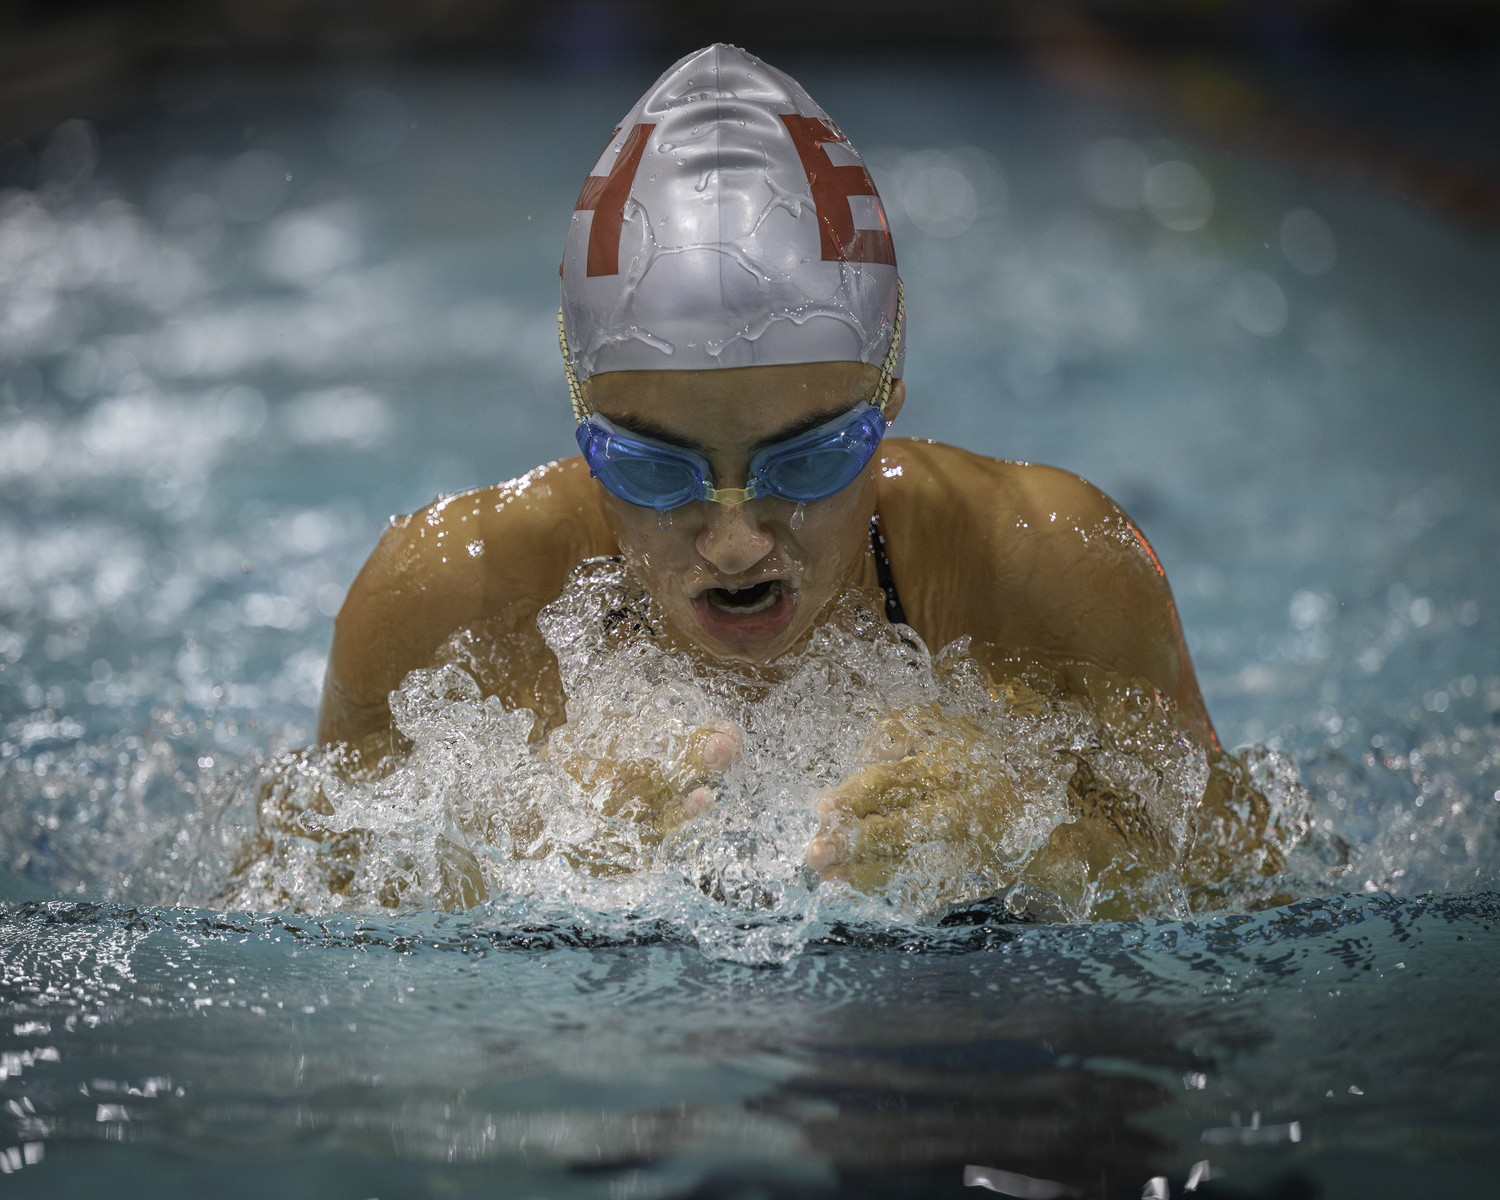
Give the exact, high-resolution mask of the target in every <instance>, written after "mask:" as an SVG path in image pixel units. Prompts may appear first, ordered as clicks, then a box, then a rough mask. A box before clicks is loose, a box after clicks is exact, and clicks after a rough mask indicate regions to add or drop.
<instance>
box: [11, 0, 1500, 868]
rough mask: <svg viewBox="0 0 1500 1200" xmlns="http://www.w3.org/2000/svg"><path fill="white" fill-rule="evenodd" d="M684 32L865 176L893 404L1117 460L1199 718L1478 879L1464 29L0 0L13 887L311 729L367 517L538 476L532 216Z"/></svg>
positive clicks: (1336, 16)
mask: <svg viewBox="0 0 1500 1200" xmlns="http://www.w3.org/2000/svg"><path fill="white" fill-rule="evenodd" d="M715 40H725V41H733V42H736V43H738V44H741V45H744V46H746V47H747V48H748V49H750V50H751V51H752V52H754V53H757V54H760V55H761V56H762V57H764V58H766V59H767V60H768V61H769V62H771V63H773V64H774V65H777V66H779V67H781V68H783V69H785V70H787V71H789V72H790V73H791V74H793V75H794V76H795V77H797V78H798V79H799V80H800V81H801V82H802V83H803V84H804V86H806V87H807V88H808V90H809V91H810V92H811V94H812V95H814V96H815V97H816V98H817V99H818V100H819V102H820V103H821V104H822V105H823V106H824V107H825V108H826V109H827V110H828V111H829V112H830V113H831V114H832V115H833V116H834V117H835V119H836V120H837V121H838V122H839V123H840V125H841V126H842V128H843V129H844V130H845V132H846V133H848V135H849V136H850V138H851V140H852V141H853V142H854V144H855V145H856V146H858V147H859V148H860V149H861V151H862V152H863V153H864V154H865V157H866V159H867V161H868V162H869V164H870V167H871V171H872V174H873V176H874V178H875V181H876V183H877V185H878V187H879V189H880V192H881V194H882V196H883V198H884V200H885V204H886V207H887V210H888V211H889V213H890V215H891V219H892V223H893V230H894V233H895V237H896V246H897V253H898V257H899V259H900V262H901V268H902V274H903V277H904V278H905V280H906V285H907V294H908V301H909V307H910V312H911V317H910V320H911V351H910V355H909V359H908V367H907V380H908V384H909V387H910V389H911V396H912V403H909V404H908V406H907V409H906V412H905V414H904V415H903V418H902V427H901V428H898V429H897V431H896V432H897V433H898V434H900V433H904V434H911V435H920V436H929V437H934V438H938V439H941V440H944V441H949V442H954V443H957V444H960V445H963V446H966V447H968V448H970V449H973V450H975V451H978V452H981V453H985V454H992V455H997V456H1000V457H1007V458H1026V459H1033V460H1037V461H1044V462H1049V463H1053V464H1056V465H1059V466H1064V467H1067V468H1069V469H1071V470H1074V471H1076V472H1078V473H1080V474H1082V475H1085V476H1087V477H1088V478H1090V479H1092V480H1094V481H1095V482H1096V483H1098V484H1099V485H1100V486H1102V487H1103V488H1105V490H1106V491H1108V492H1110V494H1111V495H1113V496H1115V497H1116V498H1117V499H1118V500H1119V501H1120V502H1121V503H1122V505H1123V506H1124V507H1125V508H1126V510H1127V511H1128V512H1129V513H1130V514H1131V515H1132V516H1133V517H1134V518H1135V519H1136V520H1137V521H1138V522H1139V523H1140V524H1141V525H1142V527H1143V528H1144V529H1145V531H1146V533H1147V534H1148V535H1149V536H1150V538H1151V539H1152V541H1153V544H1154V545H1155V547H1156V549H1157V551H1158V553H1159V554H1160V556H1161V558H1162V561H1163V563H1164V564H1165V566H1166V568H1167V571H1168V574H1169V577H1170V579H1171V581H1172V583H1173V586H1174V591H1175V593H1176V596H1177V600H1178V603H1179V606H1180V608H1181V610H1182V615H1183V619H1184V625H1185V628H1186V630H1187V635H1188V640H1189V644H1190V646H1191V648H1192V650H1193V653H1194V658H1195V662H1196V664H1197V667H1198V671H1199V675H1200V679H1201V681H1202V682H1203V685H1204V688H1205V693H1206V695H1207V697H1208V700H1209V705H1210V710H1211V712H1212V713H1213V715H1214V718H1215V720H1216V722H1217V723H1218V726H1219V729H1220V732H1221V734H1222V735H1223V737H1224V740H1225V741H1226V743H1227V744H1229V745H1231V746H1233V745H1237V744H1242V743H1245V742H1260V741H1264V742H1267V743H1269V744H1271V745H1273V746H1280V747H1282V748H1284V749H1287V750H1290V751H1293V752H1295V753H1297V754H1299V755H1300V756H1301V762H1302V766H1303V771H1304V775H1305V777H1306V778H1308V779H1309V782H1311V783H1313V784H1314V785H1315V789H1316V791H1317V793H1318V795H1319V797H1320V803H1324V804H1326V805H1328V806H1330V807H1328V809H1327V814H1328V815H1327V819H1328V820H1330V821H1331V820H1333V819H1335V818H1337V819H1338V820H1339V821H1341V822H1356V823H1357V821H1356V818H1358V820H1366V819H1367V824H1368V825H1369V828H1370V829H1371V830H1381V829H1384V828H1386V827H1387V826H1388V825H1389V822H1388V821H1387V820H1386V819H1385V818H1384V817H1382V816H1381V815H1380V812H1381V811H1383V810H1381V809H1380V805H1381V804H1386V803H1390V804H1397V805H1399V803H1400V802H1401V798H1402V797H1404V796H1407V795H1409V794H1410V793H1411V791H1412V790H1413V788H1416V789H1419V790H1421V789H1428V790H1430V789H1431V788H1434V787H1437V788H1446V789H1448V790H1449V791H1451V792H1452V793H1453V795H1454V797H1455V799H1454V800H1453V802H1452V804H1450V805H1449V806H1448V807H1445V808H1443V809H1442V810H1441V813H1440V814H1439V816H1437V817H1434V818H1433V819H1434V820H1435V821H1436V822H1438V825H1439V826H1441V827H1435V830H1434V834H1433V838H1432V840H1430V841H1424V842H1423V843H1422V845H1423V850H1422V853H1423V854H1425V855H1427V858H1428V859H1430V863H1429V866H1428V867H1423V868H1422V870H1427V871H1428V874H1427V875H1426V876H1423V878H1428V879H1438V878H1443V879H1448V878H1449V875H1443V874H1442V872H1443V871H1449V872H1450V875H1451V872H1452V870H1458V866H1456V865H1455V864H1459V865H1463V869H1464V870H1468V869H1470V868H1471V867H1472V866H1473V864H1474V862H1476V861H1478V859H1477V858H1476V857H1475V856H1476V855H1479V856H1480V857H1482V851H1481V848H1479V842H1478V841H1477V840H1476V837H1477V833H1478V832H1479V831H1481V830H1482V829H1488V828H1489V825H1490V824H1493V821H1492V820H1491V818H1490V816H1489V815H1488V814H1489V811H1490V810H1489V809H1488V808H1484V807H1483V805H1484V804H1489V803H1490V802H1491V801H1490V793H1491V791H1495V789H1497V788H1500V779H1497V778H1496V777H1495V776H1496V774H1497V772H1500V754H1497V753H1494V747H1495V744H1496V735H1495V713H1496V712H1497V711H1500V649H1497V648H1500V621H1497V612H1496V602H1495V597H1496V595H1497V592H1500V485H1497V483H1496V472H1495V470H1494V458H1495V452H1496V449H1497V448H1500V406H1497V404H1496V395H1497V391H1500V349H1497V347H1500V338H1496V337H1495V334H1494V331H1495V329H1496V328H1500V286H1497V282H1496V280H1497V277H1500V4H1497V3H1493V2H1485V0H1378V2H1370V3H1356V2H1354V0H1300V2H1296V0H1281V2H1267V0H1141V2H1132V3H1126V2H1123V0H1079V2H1078V3H1070V4H1051V3H1020V2H1017V3H1004V2H995V0H989V2H986V3H979V2H973V3H969V2H961V0H949V2H944V0H931V2H929V3H925V4H922V5H915V4H911V3H896V2H894V0H865V2H863V3H858V4H856V3H853V2H842V0H839V2H835V0H799V2H796V3H792V2H790V0H766V2H764V3H758V4H753V5H748V4H747V5H738V6H728V5H704V4H689V3H684V2H675V0H654V2H652V0H637V2H622V3H606V2H603V0H578V2H573V3H553V4H521V3H506V2H503V0H383V2H382V0H367V2H361V3H355V2H352V0H224V2H220V3H209V2H204V0H197V2H192V3H189V2H186V0H183V2H178V3H174V2H162V3H154V4H151V3H139V4H126V3H107V2H99V3H87V2H83V0H73V2H63V0H52V2H50V3H45V4H44V3H39V2H37V3H22V2H14V0H12V2H9V3H3V2H0V795H3V796H4V798H5V799H6V801H7V803H6V804H5V805H0V839H3V848H4V854H5V857H6V858H7V860H8V861H9V862H10V864H11V869H12V872H13V880H14V881H22V880H32V881H33V883H34V884H35V886H36V887H39V888H43V890H46V889H49V888H53V887H60V886H65V887H67V888H69V889H78V890H93V891H97V890H100V889H103V890H105V891H108V890H110V889H111V888H113V887H114V886H115V885H114V883H112V882H111V880H112V879H113V876H112V874H111V872H112V871H114V870H115V867H114V866H111V864H112V863H113V864H116V865H117V864H119V863H123V862H127V861H129V859H130V855H131V854H132V853H134V852H135V850H137V849H138V848H139V847H140V846H141V845H142V844H143V842H144V841H148V840H149V839H150V838H152V837H155V836H156V835H157V833H158V832H159V831H160V830H162V829H169V828H171V827H172V822H173V821H174V820H176V819H177V818H176V817H175V816H174V813H177V812H179V811H180V810H181V808H182V807H183V806H189V807H190V806H191V805H192V804H193V803H194V802H195V800H194V797H195V795H196V793H197V791H198V789H199V788H200V787H201V786H202V785H203V783H204V781H205V780H207V779H210V778H213V777H215V776H217V775H220V774H223V773H224V772H226V771H228V770H232V769H234V768H235V767H237V766H238V765H240V764H242V763H245V762H247V761H253V760H255V759H257V758H258V757H260V756H263V755H264V754H266V753H268V752H273V751H276V750H278V749H281V748H284V747H286V746H288V745H298V744H302V743H305V742H306V741H307V740H308V739H309V738H310V737H311V736H312V731H313V728H314V721H315V713H316V705H317V700H318V694H319V688H320V686H321V679H322V672H323V665H324V656H325V654H326V651H327V646H328V639H329V636H330V633H331V628H332V619H333V616H334V614H336V613H337V611H338V608H339V605H340V604H341V602H342V599H343V595H344V592H345V589H346V588H347V586H348V584H349V581H350V580H351V579H352V578H353V575H354V573H355V571H356V570H357V569H358V567H359V564H360V563H361V562H362V561H363V559H364V557H365V556H366V555H367V554H368V552H369V550H370V548H371V547H372V546H373V544H374V542H375V540H376V538H377V537H378V536H379V533H380V530H381V528H382V527H383V525H384V522H385V520H386V518H387V517H388V515H389V514H392V513H399V512H409V511H412V510H413V509H415V508H418V507H420V506H421V505H423V504H425V503H427V502H429V501H430V500H432V499H433V497H434V496H435V495H437V494H439V493H448V492H453V491H457V490H460V489H463V488H469V487H476V486H480V485H483V484H487V483H491V482H494V481H496V480H500V479H504V478H508V477H511V476H514V475H516V474H519V473H520V472H522V471H524V470H527V469H528V468H530V467H531V466H533V465H535V464H537V463H539V462H542V461H545V460H547V459H551V458H554V457H560V456H563V455H567V454H570V453H572V452H573V444H572V439H571V436H570V428H569V421H568V409H567V402H566V392H565V388H564V385H563V381H562V375H561V370H560V367H559V362H558V357H557V346H556V337H555V311H556V303H557V275H556V270H557V262H558V258H559V255H560V251H561V245H562V238H563V232H564V230H565V228H566V224H567V221H568V219H569V213H570V211H571V208H572V203H573V198H574V197H575V196H576V194H577V190H578V187H579V185H580V182H581V180H582V178H583V176H584V174H585V173H586V172H587V171H588V169H589V168H590V166H591V165H592V164H593V162H594V160H595V158H596V157H597V154H598V151H599V148H600V147H601V146H602V145H603V144H604V143H605V141H606V139H607V137H608V135H609V133H610V130H611V129H613V127H614V123H615V122H616V121H617V120H618V119H619V117H620V116H621V115H622V114H623V113H624V112H626V111H627V109H628V108H629V106H630V105H631V104H632V103H633V102H634V100H635V99H636V97H637V96H638V95H639V94H640V93H641V92H642V91H643V90H644V89H645V88H646V87H647V86H648V85H649V84H650V83H651V82H652V80H653V79H655V78H656V76H657V75H658V74H659V73H660V72H661V71H662V70H663V69H665V68H666V67H667V66H668V65H669V64H670V63H671V62H672V61H673V60H674V59H676V58H677V57H678V56H680V55H681V54H683V53H685V52H687V51H689V50H692V49H694V48H696V47H698V46H701V45H703V44H706V43H708V42H711V41H715ZM897 570H898V575H899V564H898V565H897ZM1413 749H1416V750H1417V754H1416V756H1415V757H1412V756H1411V754H1410V753H1409V752H1410V751H1411V750H1413ZM1495 794H1496V795H1497V796H1500V791H1496V792H1495ZM1418 803H1419V804H1420V803H1421V801H1418ZM1454 805H1457V806H1458V807H1454ZM1464 805H1468V806H1469V807H1468V810H1467V815H1465V814H1464V812H1463V811H1461V810H1462V808H1463V806H1464ZM1496 807H1497V808H1500V806H1496ZM1360 814H1363V815H1362V816H1361V815H1360ZM1444 822H1446V824H1443V823H1444ZM1487 822H1488V824H1487ZM1350 831H1351V835H1352V833H1353V832H1354V831H1353V830H1352V827H1351V830H1350ZM1372 836H1373V835H1372ZM1402 836H1403V837H1404V836H1405V835H1404V834H1403V835H1402ZM1445 839H1446V840H1445ZM133 847H134V848H135V849H132V848H133ZM1444 847H1447V848H1444ZM1402 861H1405V860H1402ZM1445 864H1446V865H1445ZM1408 865H1410V864H1408ZM1429 868H1430V869H1429ZM1391 869H1392V870H1397V869H1399V870H1401V871H1405V870H1406V869H1407V867H1399V868H1397V867H1392V868H1391ZM1411 870H1412V871H1413V872H1417V871H1418V867H1417V866H1411ZM1414 877H1415V876H1414ZM1453 878H1457V877H1456V876H1455V877H1453ZM1386 882H1387V883H1389V882H1390V881H1389V880H1387V881H1386ZM7 886H8V887H12V888H21V889H22V890H25V888H26V887H30V886H32V884H23V883H22V882H13V883H12V884H8V885H7Z"/></svg>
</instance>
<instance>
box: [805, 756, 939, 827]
mask: <svg viewBox="0 0 1500 1200" xmlns="http://www.w3.org/2000/svg"><path fill="white" fill-rule="evenodd" d="M929 783H930V781H929V780H927V779H926V777H925V775H924V774H923V771H922V764H921V763H919V762H918V761H917V760H915V759H909V758H907V759H902V760H901V761H900V762H894V763H872V764H870V765H869V766H867V767H861V768H860V769H859V770H857V771H855V772H854V774H852V775H850V776H849V777H848V778H846V779H844V780H843V781H841V782H840V783H838V784H836V785H834V786H833V787H831V788H829V789H828V790H827V791H826V792H824V793H823V795H822V796H821V797H820V798H819V799H818V801H817V804H816V805H815V807H816V809H817V811H818V813H819V815H822V816H825V817H826V816H831V815H833V814H835V813H842V814H845V815H847V816H849V817H854V818H856V819H857V818H863V817H867V816H870V815H871V814H872V813H878V812H890V811H892V810H894V809H902V808H906V807H908V806H909V805H910V804H912V802H913V801H915V800H918V799H920V798H921V797H922V796H923V795H924V794H925V793H926V791H927V788H928V785H929Z"/></svg>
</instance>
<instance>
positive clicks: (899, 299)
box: [557, 275, 906, 503]
mask: <svg viewBox="0 0 1500 1200" xmlns="http://www.w3.org/2000/svg"><path fill="white" fill-rule="evenodd" d="M905 323H906V289H905V287H904V286H903V285H902V283H901V276H899V275H898V276H896V322H895V324H894V325H893V326H892V327H891V344H890V347H889V348H888V349H887V350H886V352H885V362H883V363H881V365H880V387H879V389H878V390H877V391H876V393H875V408H876V410H877V411H878V412H879V413H880V415H881V416H885V406H886V405H887V404H889V403H890V402H891V388H892V387H893V386H894V385H895V381H896V374H895V373H896V356H897V355H898V354H899V353H900V352H901V327H902V326H903V325H904V324H905ZM557 344H558V345H559V346H560V347H561V348H562V360H563V373H564V374H566V375H567V377H568V399H569V400H570V401H572V404H573V421H574V423H575V424H578V425H582V424H583V423H584V421H585V420H587V419H588V415H589V410H588V408H587V406H586V405H585V404H584V403H583V389H582V388H581V387H580V386H579V384H578V372H577V371H576V370H574V368H573V355H572V354H571V353H570V352H569V350H568V331H567V330H566V328H564V326H563V310H562V305H560V304H559V305H558V306H557ZM744 490H745V489H743V488H727V489H725V490H724V491H723V492H722V493H720V494H722V495H727V494H728V493H729V492H735V491H744ZM746 499H753V497H749V496H747V497H746ZM730 503H743V502H742V501H730Z"/></svg>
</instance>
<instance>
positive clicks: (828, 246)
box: [781, 116, 896, 267]
mask: <svg viewBox="0 0 1500 1200" xmlns="http://www.w3.org/2000/svg"><path fill="white" fill-rule="evenodd" d="M781 119H782V120H783V121H784V122H786V128H787V132H788V133H790V134H791V135H792V144H793V145H794V146H796V147H797V155H798V157H799V158H801V159H802V169H803V170H804V171H806V172H807V184H808V187H809V188H811V190H812V198H813V205H814V207H816V208H817V210H818V233H819V234H820V239H821V242H822V246H823V261H824V262H829V261H832V262H867V263H885V264H886V265H887V266H891V267H894V266H895V265H896V247H895V246H894V245H893V244H892V242H891V232H890V229H889V228H887V227H886V224H885V213H884V212H883V211H880V193H878V192H877V191H876V190H875V184H874V182H873V181H872V180H871V179H870V172H869V171H867V170H865V167H864V164H863V163H861V162H860V161H858V158H857V157H855V156H854V155H853V153H852V151H853V147H850V146H849V143H848V141H847V140H846V139H845V137H844V135H843V134H842V133H840V132H839V131H838V130H837V129H835V128H834V127H833V125H832V123H831V122H828V121H825V120H823V119H821V118H820V117H802V116H783V117H782V118H781ZM825 142H837V143H839V144H841V145H843V146H845V147H848V148H849V150H850V152H851V157H855V161H854V162H853V163H851V164H850V165H848V166H844V167H836V166H834V165H833V160H832V159H831V158H829V157H828V151H826V150H825V149H823V143H825ZM853 196H870V197H872V198H873V206H874V208H875V209H876V210H877V214H878V219H879V221H880V225H881V228H879V229H856V228H855V227H854V213H853V210H852V208H851V206H850V203H849V200H850V197H853Z"/></svg>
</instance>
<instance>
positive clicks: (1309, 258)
mask: <svg viewBox="0 0 1500 1200" xmlns="http://www.w3.org/2000/svg"><path fill="white" fill-rule="evenodd" d="M1281 253H1282V254H1283V255H1285V256H1286V260H1287V262H1289V263H1291V264H1292V266H1294V267H1295V268H1296V269H1297V270H1299V271H1301V272H1302V273H1303V274H1304V275H1326V274H1327V273H1328V272H1329V271H1331V270H1333V266H1334V264H1335V263H1336V262H1337V261H1338V246H1337V244H1336V243H1335V241H1334V237H1333V230H1332V229H1331V228H1330V227H1329V225H1328V222H1327V221H1325V220H1324V219H1323V218H1322V217H1320V216H1318V214H1317V213H1315V212H1313V210H1312V209H1310V208H1294V209H1292V211H1291V212H1289V213H1287V214H1286V216H1284V217H1282V218H1281Z"/></svg>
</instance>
